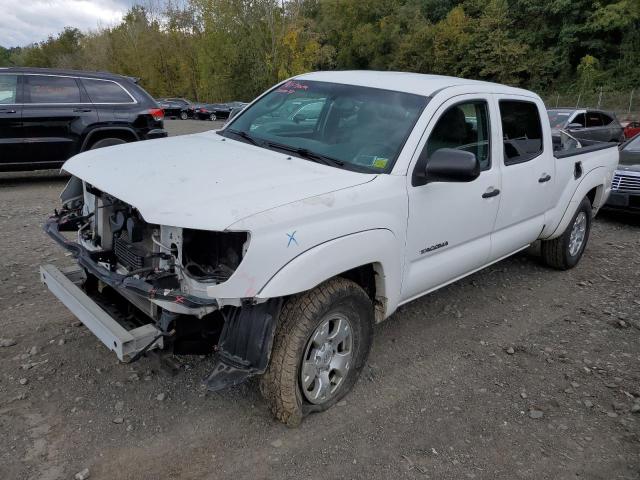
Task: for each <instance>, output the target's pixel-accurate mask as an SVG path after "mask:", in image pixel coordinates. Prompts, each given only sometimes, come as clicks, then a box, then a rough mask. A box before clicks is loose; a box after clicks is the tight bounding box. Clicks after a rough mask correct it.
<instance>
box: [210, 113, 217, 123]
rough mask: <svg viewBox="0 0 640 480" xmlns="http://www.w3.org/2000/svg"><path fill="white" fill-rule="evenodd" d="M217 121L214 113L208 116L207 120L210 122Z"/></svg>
mask: <svg viewBox="0 0 640 480" xmlns="http://www.w3.org/2000/svg"><path fill="white" fill-rule="evenodd" d="M217 119H218V117H216V114H215V113H212V114H211V115H209V120H211V121H212V122H215V121H216V120H217Z"/></svg>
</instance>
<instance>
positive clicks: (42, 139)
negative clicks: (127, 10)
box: [0, 68, 167, 171]
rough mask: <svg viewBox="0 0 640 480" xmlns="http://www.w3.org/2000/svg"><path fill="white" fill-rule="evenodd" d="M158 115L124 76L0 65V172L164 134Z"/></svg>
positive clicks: (151, 101)
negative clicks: (2, 66) (0, 66)
mask: <svg viewBox="0 0 640 480" xmlns="http://www.w3.org/2000/svg"><path fill="white" fill-rule="evenodd" d="M163 119H164V114H163V112H162V109H161V108H160V107H159V106H158V104H157V103H156V101H155V100H154V99H153V98H152V97H151V96H150V95H149V94H148V93H147V92H145V91H144V89H143V88H142V87H140V86H139V85H138V84H137V83H136V80H135V79H132V78H130V77H123V76H120V75H114V74H111V73H96V72H81V71H75V70H53V69H41V68H0V171H9V170H37V169H43V168H59V167H60V166H61V165H62V164H63V163H64V161H65V160H67V159H68V158H70V157H72V156H74V155H75V154H77V153H79V152H83V151H85V150H92V149H96V148H101V147H106V146H110V145H117V144H120V143H126V142H134V141H137V140H146V139H151V138H161V137H166V136H167V132H166V131H165V130H164V129H163Z"/></svg>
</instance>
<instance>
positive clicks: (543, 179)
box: [538, 174, 551, 183]
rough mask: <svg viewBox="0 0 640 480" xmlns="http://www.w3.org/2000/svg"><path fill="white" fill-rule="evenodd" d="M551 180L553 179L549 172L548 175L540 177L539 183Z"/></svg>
mask: <svg viewBox="0 0 640 480" xmlns="http://www.w3.org/2000/svg"><path fill="white" fill-rule="evenodd" d="M549 180H551V175H549V174H547V175H544V176H542V177H540V178H539V179H538V183H544V182H548V181H549Z"/></svg>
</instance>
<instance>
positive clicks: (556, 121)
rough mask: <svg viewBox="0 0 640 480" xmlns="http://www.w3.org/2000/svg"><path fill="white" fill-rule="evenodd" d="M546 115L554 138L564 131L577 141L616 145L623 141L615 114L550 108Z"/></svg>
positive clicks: (621, 131)
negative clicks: (615, 143)
mask: <svg viewBox="0 0 640 480" xmlns="http://www.w3.org/2000/svg"><path fill="white" fill-rule="evenodd" d="M547 114H548V115H549V123H551V133H552V135H553V136H554V137H557V136H559V134H560V130H564V131H566V132H568V133H569V134H570V135H571V136H573V137H575V138H577V139H578V140H594V141H598V142H618V143H619V142H622V141H623V140H624V133H623V129H622V125H620V122H619V121H618V119H617V118H616V115H615V113H612V112H604V111H602V110H594V109H576V108H551V109H548V110H547Z"/></svg>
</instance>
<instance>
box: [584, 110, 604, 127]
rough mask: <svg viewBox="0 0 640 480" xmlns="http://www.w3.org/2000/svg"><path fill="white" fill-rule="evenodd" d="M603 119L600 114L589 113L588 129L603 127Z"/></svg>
mask: <svg viewBox="0 0 640 480" xmlns="http://www.w3.org/2000/svg"><path fill="white" fill-rule="evenodd" d="M601 126H602V118H600V114H599V113H598V112H587V128H589V127H601Z"/></svg>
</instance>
